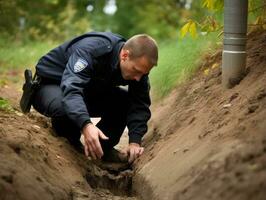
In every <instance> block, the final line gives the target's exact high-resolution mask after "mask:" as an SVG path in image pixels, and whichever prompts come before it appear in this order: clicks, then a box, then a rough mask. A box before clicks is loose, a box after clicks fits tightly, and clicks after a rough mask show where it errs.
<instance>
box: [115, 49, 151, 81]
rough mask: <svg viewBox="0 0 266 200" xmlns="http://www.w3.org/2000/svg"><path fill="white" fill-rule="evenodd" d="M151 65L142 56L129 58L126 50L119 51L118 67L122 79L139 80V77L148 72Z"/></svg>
mask: <svg viewBox="0 0 266 200" xmlns="http://www.w3.org/2000/svg"><path fill="white" fill-rule="evenodd" d="M152 67H153V66H151V65H150V64H149V62H148V60H147V59H146V58H145V57H144V56H143V57H140V58H136V59H130V58H129V51H128V50H123V49H122V50H121V52H120V68H121V74H122V77H123V79H125V80H136V81H139V80H140V79H141V77H142V76H143V75H145V74H148V73H149V72H150V70H151V69H152Z"/></svg>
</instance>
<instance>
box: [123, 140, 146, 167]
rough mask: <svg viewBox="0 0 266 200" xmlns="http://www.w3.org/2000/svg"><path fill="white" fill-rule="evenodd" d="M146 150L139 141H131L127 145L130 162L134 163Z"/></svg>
mask: <svg viewBox="0 0 266 200" xmlns="http://www.w3.org/2000/svg"><path fill="white" fill-rule="evenodd" d="M143 152H144V148H143V147H141V146H140V145H139V144H137V143H130V144H129V145H128V147H127V155H128V158H129V159H128V162H129V163H132V162H133V161H134V160H135V159H136V158H138V157H139V156H140V155H141V154H142V153H143Z"/></svg>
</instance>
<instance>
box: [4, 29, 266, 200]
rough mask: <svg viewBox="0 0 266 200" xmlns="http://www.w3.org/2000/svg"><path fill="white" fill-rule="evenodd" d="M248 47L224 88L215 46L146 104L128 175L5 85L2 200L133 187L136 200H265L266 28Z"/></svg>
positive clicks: (102, 194)
mask: <svg viewBox="0 0 266 200" xmlns="http://www.w3.org/2000/svg"><path fill="white" fill-rule="evenodd" d="M247 50H248V58H247V67H248V74H247V75H246V77H245V78H244V79H243V80H242V81H241V83H240V84H239V85H237V86H235V87H234V88H233V89H230V90H224V89H222V87H221V70H220V68H219V67H218V66H220V64H221V51H218V52H216V53H214V54H213V55H207V56H206V58H204V59H203V63H202V66H201V67H200V69H199V70H198V72H197V73H196V74H195V76H193V78H192V79H191V80H189V81H188V82H186V83H185V84H183V85H181V86H179V87H178V88H176V90H174V91H173V93H172V94H171V95H169V97H168V98H166V99H164V100H163V101H162V102H159V103H157V104H156V105H154V106H153V108H152V109H153V117H152V120H151V121H150V124H149V125H150V131H149V133H148V134H147V135H146V136H145V140H144V145H145V147H146V149H145V153H144V155H143V156H142V157H141V158H140V159H138V161H137V162H136V163H135V164H134V166H133V167H134V172H132V170H131V169H128V167H126V168H125V169H123V170H122V171H121V172H120V170H119V167H118V168H117V169H115V168H114V166H113V165H112V166H111V169H110V168H109V167H108V166H107V165H104V166H102V165H99V164H95V163H93V162H92V161H90V160H88V159H87V158H86V157H85V156H84V155H83V154H80V153H78V152H77V151H76V150H74V149H73V148H72V147H71V146H70V145H69V143H68V142H67V141H66V140H65V139H63V138H61V137H56V135H54V133H53V131H52V129H51V125H50V122H49V120H48V119H47V118H45V117H42V116H40V115H39V114H37V113H36V112H34V111H32V113H31V114H30V115H23V114H22V113H21V112H20V111H19V107H18V99H19V97H20V95H21V91H20V90H19V87H20V86H18V85H12V84H8V85H5V86H2V87H1V88H0V97H2V98H5V99H8V100H10V101H11V104H12V107H13V109H14V111H3V110H0V160H1V162H0V199H1V200H2V199H3V200H4V199H5V200H7V199H12V200H13V199H21V200H26V199H27V200H31V199H44V200H46V199H56V200H57V199H75V200H85V199H117V200H119V199H137V198H136V197H130V196H132V191H131V186H132V187H133V190H134V191H133V194H135V193H137V194H138V196H139V198H142V199H160V200H161V199H197V200H198V199H241V200H242V199H244V200H245V199H265V196H266V33H265V32H253V33H252V34H250V35H249V40H248V46H247ZM123 141H125V140H123ZM122 146H123V144H122V145H121V144H120V147H122ZM99 166H101V168H100V167H99ZM118 171H119V172H118ZM133 174H134V176H133V183H132V182H131V177H132V175H133Z"/></svg>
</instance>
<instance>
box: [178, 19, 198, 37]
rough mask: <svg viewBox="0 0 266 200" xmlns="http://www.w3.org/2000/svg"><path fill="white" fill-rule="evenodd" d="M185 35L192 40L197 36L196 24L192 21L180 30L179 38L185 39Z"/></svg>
mask: <svg viewBox="0 0 266 200" xmlns="http://www.w3.org/2000/svg"><path fill="white" fill-rule="evenodd" d="M187 33H190V35H191V36H192V38H196V37H197V36H198V34H197V27H196V23H195V22H194V21H192V20H189V22H187V23H186V24H185V25H184V26H183V27H182V28H181V30H180V35H181V38H183V37H185V35H186V34H187Z"/></svg>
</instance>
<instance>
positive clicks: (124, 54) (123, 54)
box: [121, 49, 129, 61]
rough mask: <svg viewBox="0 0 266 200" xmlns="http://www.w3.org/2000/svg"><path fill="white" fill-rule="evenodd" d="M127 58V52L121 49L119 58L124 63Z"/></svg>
mask: <svg viewBox="0 0 266 200" xmlns="http://www.w3.org/2000/svg"><path fill="white" fill-rule="evenodd" d="M128 56H129V50H126V49H122V51H121V57H122V60H123V61H125V60H126V59H127V58H128Z"/></svg>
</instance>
